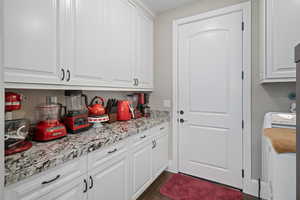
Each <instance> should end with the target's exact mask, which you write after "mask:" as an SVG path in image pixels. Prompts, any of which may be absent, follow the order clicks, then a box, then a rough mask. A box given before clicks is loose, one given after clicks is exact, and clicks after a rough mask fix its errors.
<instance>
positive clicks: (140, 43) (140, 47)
mask: <svg viewBox="0 0 300 200" xmlns="http://www.w3.org/2000/svg"><path fill="white" fill-rule="evenodd" d="M136 32H137V37H136V38H137V52H136V67H135V78H137V79H138V87H140V88H153V20H151V19H150V18H149V17H147V16H146V15H145V14H144V13H143V12H141V11H137V31H136Z"/></svg>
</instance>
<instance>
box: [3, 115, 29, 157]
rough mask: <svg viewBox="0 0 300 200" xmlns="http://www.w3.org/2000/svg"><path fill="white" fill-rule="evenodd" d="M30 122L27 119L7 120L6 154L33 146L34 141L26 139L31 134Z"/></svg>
mask: <svg viewBox="0 0 300 200" xmlns="http://www.w3.org/2000/svg"><path fill="white" fill-rule="evenodd" d="M29 127H30V122H29V120H27V119H17V120H6V121H5V135H4V141H5V155H6V156H9V155H12V154H15V153H20V152H23V151H26V150H28V149H30V148H31V147H32V143H31V142H30V141H28V140H26V138H27V136H28V134H29Z"/></svg>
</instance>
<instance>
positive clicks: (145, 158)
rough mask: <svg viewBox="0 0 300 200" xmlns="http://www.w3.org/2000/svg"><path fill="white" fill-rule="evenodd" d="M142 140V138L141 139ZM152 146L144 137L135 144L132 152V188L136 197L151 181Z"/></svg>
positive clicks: (134, 197)
mask: <svg viewBox="0 0 300 200" xmlns="http://www.w3.org/2000/svg"><path fill="white" fill-rule="evenodd" d="M142 140H143V139H142ZM152 146H153V144H152V143H151V140H149V139H146V138H145V141H143V142H142V143H141V144H138V145H135V148H134V150H133V153H132V189H133V199H136V198H137V197H138V196H139V195H140V194H142V193H143V191H144V190H145V189H146V188H147V187H148V186H149V185H150V184H151V182H152Z"/></svg>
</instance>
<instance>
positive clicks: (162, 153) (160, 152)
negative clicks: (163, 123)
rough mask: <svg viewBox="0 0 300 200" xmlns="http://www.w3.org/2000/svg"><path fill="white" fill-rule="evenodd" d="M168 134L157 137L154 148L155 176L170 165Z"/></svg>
mask: <svg viewBox="0 0 300 200" xmlns="http://www.w3.org/2000/svg"><path fill="white" fill-rule="evenodd" d="M168 151H169V150H168V135H167V134H164V135H163V136H161V137H159V138H157V139H155V145H154V148H153V165H152V166H153V178H156V177H158V176H159V175H160V174H161V173H162V172H163V171H164V170H165V169H166V168H167V166H168V163H169V159H168V156H169V155H168Z"/></svg>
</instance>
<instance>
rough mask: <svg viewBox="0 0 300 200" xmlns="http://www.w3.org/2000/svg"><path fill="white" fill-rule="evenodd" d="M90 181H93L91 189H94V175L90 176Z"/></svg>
mask: <svg viewBox="0 0 300 200" xmlns="http://www.w3.org/2000/svg"><path fill="white" fill-rule="evenodd" d="M90 182H91V184H90V187H89V189H92V188H93V187H94V180H93V177H92V176H90Z"/></svg>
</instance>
